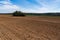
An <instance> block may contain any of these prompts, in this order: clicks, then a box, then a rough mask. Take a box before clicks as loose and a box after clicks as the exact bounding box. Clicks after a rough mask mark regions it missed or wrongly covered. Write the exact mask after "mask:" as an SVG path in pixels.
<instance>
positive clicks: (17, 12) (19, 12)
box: [13, 11, 25, 16]
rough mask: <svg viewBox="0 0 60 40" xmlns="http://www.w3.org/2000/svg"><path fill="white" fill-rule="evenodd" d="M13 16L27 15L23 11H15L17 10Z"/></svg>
mask: <svg viewBox="0 0 60 40" xmlns="http://www.w3.org/2000/svg"><path fill="white" fill-rule="evenodd" d="M13 16H25V14H24V13H22V12H21V11H15V12H14V13H13Z"/></svg>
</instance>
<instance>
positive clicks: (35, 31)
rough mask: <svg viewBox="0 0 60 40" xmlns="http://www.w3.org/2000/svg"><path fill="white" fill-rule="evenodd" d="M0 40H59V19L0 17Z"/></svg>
mask: <svg viewBox="0 0 60 40" xmlns="http://www.w3.org/2000/svg"><path fill="white" fill-rule="evenodd" d="M0 40H60V18H58V17H43V16H40V17H39V16H26V17H13V16H8V15H0Z"/></svg>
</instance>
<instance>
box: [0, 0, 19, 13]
mask: <svg viewBox="0 0 60 40" xmlns="http://www.w3.org/2000/svg"><path fill="white" fill-rule="evenodd" d="M19 9H20V8H19V6H16V5H13V4H12V3H11V2H10V1H9V0H6V1H0V12H1V13H6V12H7V13H8V12H13V11H16V10H19Z"/></svg>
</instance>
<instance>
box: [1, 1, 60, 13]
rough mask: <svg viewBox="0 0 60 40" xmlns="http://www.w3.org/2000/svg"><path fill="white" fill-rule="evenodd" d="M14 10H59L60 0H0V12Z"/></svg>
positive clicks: (36, 11)
mask: <svg viewBox="0 0 60 40" xmlns="http://www.w3.org/2000/svg"><path fill="white" fill-rule="evenodd" d="M16 10H18V11H22V12H31V13H45V12H60V0H0V13H10V12H14V11H16Z"/></svg>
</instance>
